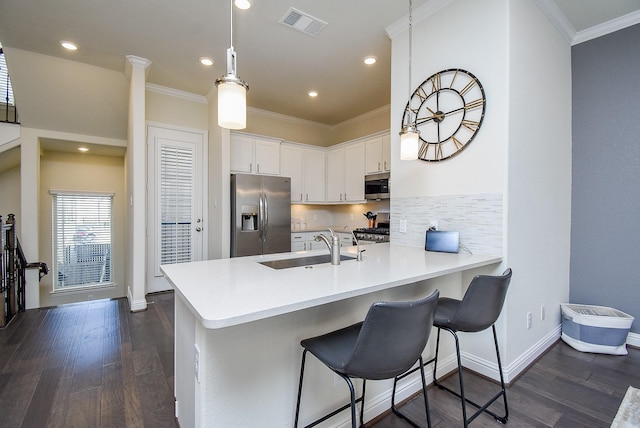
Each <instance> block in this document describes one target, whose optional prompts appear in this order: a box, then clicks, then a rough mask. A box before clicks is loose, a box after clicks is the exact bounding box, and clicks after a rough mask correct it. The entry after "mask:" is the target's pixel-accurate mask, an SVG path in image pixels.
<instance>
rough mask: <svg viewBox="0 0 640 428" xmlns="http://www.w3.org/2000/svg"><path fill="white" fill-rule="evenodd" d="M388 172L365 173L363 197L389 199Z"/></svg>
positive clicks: (389, 181)
mask: <svg viewBox="0 0 640 428" xmlns="http://www.w3.org/2000/svg"><path fill="white" fill-rule="evenodd" d="M390 183H391V180H390V174H389V173H388V172H384V173H382V174H371V175H365V177H364V197H365V199H369V200H379V199H390V198H391V194H390V190H391V184H390Z"/></svg>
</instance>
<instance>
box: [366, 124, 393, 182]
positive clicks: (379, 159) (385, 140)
mask: <svg viewBox="0 0 640 428" xmlns="http://www.w3.org/2000/svg"><path fill="white" fill-rule="evenodd" d="M389 171H391V138H390V136H389V134H385V135H381V136H377V137H373V138H368V139H366V140H365V172H366V174H376V173H379V172H389Z"/></svg>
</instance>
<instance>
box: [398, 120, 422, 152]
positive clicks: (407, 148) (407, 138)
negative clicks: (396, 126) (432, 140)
mask: <svg viewBox="0 0 640 428" xmlns="http://www.w3.org/2000/svg"><path fill="white" fill-rule="evenodd" d="M419 140H420V132H419V131H418V130H417V129H416V127H415V126H413V125H410V126H403V127H402V131H400V160H416V159H418V148H419V147H418V145H419Z"/></svg>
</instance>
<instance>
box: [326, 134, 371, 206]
mask: <svg viewBox="0 0 640 428" xmlns="http://www.w3.org/2000/svg"><path fill="white" fill-rule="evenodd" d="M364 154H365V147H364V144H363V143H361V142H360V143H353V144H348V145H346V146H343V147H339V148H336V149H330V150H329V151H328V152H327V202H354V201H362V200H364V175H365V174H364Z"/></svg>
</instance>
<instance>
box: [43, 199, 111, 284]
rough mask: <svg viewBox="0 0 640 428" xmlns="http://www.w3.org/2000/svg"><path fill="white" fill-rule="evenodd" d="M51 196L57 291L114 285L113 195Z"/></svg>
mask: <svg viewBox="0 0 640 428" xmlns="http://www.w3.org/2000/svg"><path fill="white" fill-rule="evenodd" d="M50 193H51V195H52V212H53V222H52V224H53V260H54V263H53V264H54V272H53V273H54V279H53V282H54V284H53V290H54V291H62V290H67V289H70V288H77V287H90V286H103V285H110V284H111V223H112V218H111V211H112V206H113V194H99V193H80V192H58V191H51V192H50Z"/></svg>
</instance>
